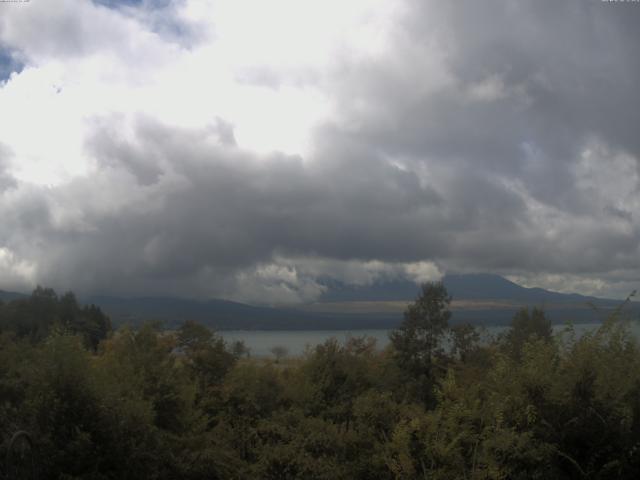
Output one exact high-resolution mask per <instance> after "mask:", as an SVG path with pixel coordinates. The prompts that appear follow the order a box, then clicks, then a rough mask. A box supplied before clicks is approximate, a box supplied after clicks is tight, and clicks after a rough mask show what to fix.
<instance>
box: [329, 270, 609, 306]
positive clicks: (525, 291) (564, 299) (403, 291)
mask: <svg viewBox="0 0 640 480" xmlns="http://www.w3.org/2000/svg"><path fill="white" fill-rule="evenodd" d="M442 281H443V283H444V285H445V287H447V291H448V292H449V294H450V295H451V296H452V297H453V299H454V300H505V301H511V302H518V303H531V304H532V305H540V304H543V303H587V302H597V303H598V304H603V303H604V304H611V303H614V304H615V303H618V302H617V301H616V300H606V299H599V298H596V297H588V296H584V295H579V294H575V293H573V294H566V293H559V292H552V291H549V290H545V289H542V288H526V287H522V286H520V285H518V284H516V283H514V282H511V281H510V280H507V279H506V278H504V277H501V276H500V275H494V274H489V273H473V274H465V275H446V276H445V277H444V278H443V279H442ZM322 283H323V284H324V285H325V286H326V287H327V290H326V291H325V293H324V294H323V295H322V297H321V298H320V301H322V302H354V301H400V300H408V301H411V300H413V299H414V298H415V297H416V295H417V293H418V288H419V286H418V285H417V284H416V283H414V282H411V281H409V280H390V281H384V282H377V283H373V284H371V285H363V286H358V285H355V286H354V285H347V284H344V283H341V282H338V281H331V280H327V281H324V282H322Z"/></svg>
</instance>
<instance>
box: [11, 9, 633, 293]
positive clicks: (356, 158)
mask: <svg viewBox="0 0 640 480" xmlns="http://www.w3.org/2000/svg"><path fill="white" fill-rule="evenodd" d="M638 24H640V6H638V5H637V4H629V5H624V4H619V3H613V4H609V3H606V2H596V1H591V2H588V1H577V0H576V1H567V2H551V1H548V2H547V1H541V2H535V3H534V2H527V3H525V2H511V1H506V0H505V1H500V2H498V1H489V2H474V1H461V2H455V3H443V2H431V1H420V2H418V1H416V2H410V3H408V4H407V11H406V15H405V16H404V17H403V18H402V20H401V22H400V23H399V24H398V25H396V26H395V29H394V31H393V32H392V35H391V42H392V43H391V44H390V45H388V49H387V50H388V51H387V53H384V54H381V55H373V56H370V57H362V58H360V57H356V58H354V57H353V56H349V55H344V56H341V57H339V58H338V59H337V61H336V64H335V65H334V69H333V70H332V72H331V73H329V74H327V75H326V76H324V77H323V78H322V79H318V80H317V85H319V86H320V88H323V89H325V93H327V95H328V96H329V97H330V98H332V100H333V102H334V105H335V112H334V113H335V115H334V118H332V119H331V120H327V121H326V122H325V123H324V124H323V125H321V126H319V127H318V128H317V129H316V131H315V132H314V138H313V146H314V148H313V152H314V153H313V154H312V155H311V156H309V157H308V158H301V157H297V156H287V155H283V154H275V153H274V154H271V155H257V154H254V153H251V152H249V151H246V150H243V149H242V148H241V146H238V145H236V142H235V138H234V136H233V129H232V127H231V126H230V125H229V124H226V123H224V122H223V121H220V122H219V123H218V124H217V125H214V126H212V127H208V128H201V129H191V130H188V129H175V128H172V127H171V126H168V125H165V124H161V123H159V122H156V121H153V120H150V119H148V118H143V117H141V118H139V119H137V121H136V122H135V124H134V128H133V130H132V131H131V132H128V131H126V128H125V127H123V125H122V124H123V123H125V122H123V121H121V119H119V118H117V117H106V118H103V119H101V120H99V121H95V122H94V124H93V125H92V127H91V134H90V136H89V138H88V139H87V145H86V147H87V148H86V152H87V154H88V155H89V156H90V157H91V158H93V159H95V162H96V168H97V170H96V172H95V174H94V175H92V176H91V177H90V178H78V179H76V180H74V181H72V182H70V183H68V184H64V185H61V186H59V187H55V188H47V189H45V188H36V187H33V188H27V187H26V186H22V187H21V188H18V189H14V190H12V193H11V195H10V199H9V200H10V201H6V202H4V206H3V212H2V213H3V219H6V220H3V221H4V222H5V227H6V228H5V230H4V233H3V236H2V244H1V245H2V246H4V247H5V248H8V249H10V250H11V251H12V252H15V254H16V255H18V256H20V257H21V258H26V259H29V260H30V261H32V262H33V263H35V264H37V265H38V276H39V277H38V278H39V280H40V281H41V282H44V283H50V284H54V285H79V286H81V288H85V289H87V290H93V291H102V292H104V291H109V290H111V291H121V292H131V293H133V292H138V293H139V292H161V293H167V292H172V293H182V294H189V293H190V294H202V295H218V296H220V295H226V296H237V295H238V289H242V288H243V285H242V284H241V282H240V280H238V279H239V278H244V277H243V275H245V276H246V275H248V276H251V275H253V274H255V275H257V277H260V275H263V276H264V275H272V274H273V275H275V276H276V277H278V275H280V276H281V277H283V278H284V277H286V276H287V275H288V274H289V273H291V272H290V271H289V270H287V268H289V267H291V268H292V269H293V268H294V267H295V265H296V262H300V265H302V264H304V262H305V259H307V260H309V259H311V260H309V261H310V262H311V261H313V262H322V261H326V262H327V263H330V262H353V261H357V262H370V261H380V262H382V263H385V264H390V265H393V264H397V263H402V264H404V263H410V262H419V261H431V262H434V263H436V264H437V265H438V266H440V267H441V268H442V269H444V270H448V269H450V270H459V271H460V270H463V271H464V270H469V271H474V270H475V271H496V272H501V273H507V274H514V275H520V276H523V277H526V276H530V277H531V278H533V277H535V276H536V275H560V276H564V277H562V278H566V279H567V281H569V280H571V281H572V282H574V284H576V285H579V284H580V282H579V280H580V279H584V278H596V279H598V281H601V282H603V284H609V285H618V286H616V287H615V288H618V287H619V286H620V285H622V287H620V288H626V286H627V285H628V284H629V283H631V282H633V281H637V280H639V276H640V275H639V274H638V268H639V267H640V222H639V221H638V218H637V215H635V212H636V211H637V209H638V208H639V207H640V192H639V185H638V179H639V178H640V177H639V169H638V159H639V158H640V137H639V136H638V135H637V126H638V120H639V119H638V115H639V112H640V94H639V93H638V85H640V60H639V59H640V57H639V56H638V55H637V54H636V52H635V49H636V46H637V45H640V38H639V37H640V33H639V31H640V29H637V28H635V26H637V25H638ZM247 72H248V73H247ZM247 72H244V74H246V75H247V76H248V77H251V78H248V79H247V81H249V82H262V83H264V84H268V85H269V86H270V87H272V88H275V89H277V87H278V85H279V84H280V83H290V84H296V82H297V80H296V79H297V78H298V77H296V75H298V73H299V72H293V73H291V75H292V76H293V77H292V78H287V72H277V74H276V73H273V72H271V71H267V70H265V71H262V70H260V69H258V70H255V71H247ZM272 73H273V74H272ZM242 74H243V73H242V72H240V74H239V75H240V76H242ZM305 82H309V81H308V79H307V80H305ZM273 121H277V118H274V120H273ZM279 261H280V262H282V263H283V264H284V265H285V266H286V268H285V270H284V271H279V270H277V268H275V267H274V269H272V270H273V271H275V273H273V272H272V271H271V270H269V271H268V272H267V273H264V272H258V273H256V272H257V270H256V269H258V268H259V267H260V266H264V265H273V264H277V263H278V262H279ZM313 262H312V263H313ZM292 266H293V267H292ZM317 270H318V271H322V272H323V273H324V274H326V269H322V268H317ZM270 272H271V273H270ZM294 273H295V272H294ZM308 275H309V276H310V277H313V272H311V273H308ZM290 276H291V277H292V278H293V279H292V280H287V281H288V282H289V283H288V284H287V288H289V287H291V288H295V287H296V282H299V283H300V284H301V285H302V284H304V287H305V288H308V289H309V291H310V292H312V293H311V294H313V292H315V293H316V294H317V293H318V290H317V288H316V286H315V285H314V284H313V281H312V280H313V279H311V280H310V279H309V278H307V277H305V278H297V279H296V278H294V277H295V275H293V274H291V275H290ZM257 277H256V278H257ZM260 278H261V277H260ZM260 278H258V280H256V281H257V282H259V281H260ZM278 278H280V277H278ZM576 279H577V280H576ZM247 285H254V284H252V283H251V282H248V283H247ZM76 288H78V287H76ZM603 291H604V292H606V287H603ZM265 295H268V292H267V293H265Z"/></svg>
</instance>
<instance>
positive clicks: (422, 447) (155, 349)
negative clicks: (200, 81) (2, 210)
mask: <svg viewBox="0 0 640 480" xmlns="http://www.w3.org/2000/svg"><path fill="white" fill-rule="evenodd" d="M448 304H449V297H448V296H447V294H446V290H444V288H443V287H442V285H441V284H426V285H424V287H423V289H422V291H421V294H420V296H419V297H418V299H417V300H416V303H414V304H413V305H412V306H411V307H410V308H409V309H408V310H407V313H406V315H405V322H404V324H403V325H402V327H401V328H400V329H398V331H396V332H394V333H393V335H392V342H391V344H390V346H389V348H388V349H386V350H384V351H379V350H377V349H376V348H375V344H374V342H373V341H372V340H371V339H367V338H352V339H350V340H349V341H347V342H346V343H345V344H340V343H339V342H337V341H336V340H329V341H327V342H325V343H324V344H322V345H318V346H317V347H315V348H314V349H311V350H309V351H308V353H307V354H306V355H304V356H303V357H301V358H293V359H292V358H286V356H285V355H284V354H282V355H280V354H277V355H276V353H274V355H276V357H277V358H275V359H254V358H250V357H248V356H247V355H246V351H244V350H243V348H242V346H241V345H227V344H225V342H224V341H223V340H222V338H221V337H219V336H217V335H215V334H214V333H212V332H211V331H209V330H208V329H206V328H204V327H202V326H200V325H198V324H195V323H190V322H188V323H185V324H184V325H183V326H182V327H181V328H180V329H179V330H177V331H171V332H168V331H162V330H161V329H159V328H158V327H157V326H155V325H152V324H148V325H145V326H143V327H141V328H138V329H135V330H134V329H130V328H121V329H119V330H117V331H115V332H108V328H107V329H106V330H105V328H106V327H107V326H108V321H107V320H106V319H105V317H104V316H103V315H102V314H101V312H99V310H97V309H95V307H87V308H80V307H78V306H77V303H76V302H75V299H73V298H72V297H71V296H68V295H65V296H63V297H61V298H58V297H57V296H56V295H55V294H54V293H53V292H51V291H48V290H43V289H39V290H36V292H34V295H33V296H32V297H31V298H30V299H26V300H19V301H17V302H11V303H9V304H7V305H3V306H2V307H1V308H0V328H1V331H2V333H0V433H1V434H2V435H3V436H2V439H0V441H1V440H6V439H7V436H8V435H10V433H11V432H14V431H16V430H20V429H23V430H27V431H29V432H30V433H31V435H32V437H33V439H34V442H35V446H36V451H37V455H38V461H37V464H38V468H39V469H40V477H39V478H50V479H142V478H144V479H147V478H149V479H178V478H181V479H182V478H184V479H205V478H206V479H215V478H219V479H331V480H333V479H415V478H433V479H454V478H466V479H529V478H559V479H563V478H564V479H569V478H590V479H605V478H606V479H609V478H639V476H640V347H639V345H638V343H637V342H636V339H635V338H634V337H632V336H631V335H630V334H629V332H628V325H627V324H626V323H625V322H624V321H622V320H621V318H620V315H618V314H617V313H619V312H616V315H614V316H612V317H611V318H610V319H609V320H608V321H607V322H606V323H604V324H603V325H602V326H600V327H599V328H598V329H596V330H594V331H593V332H591V333H587V334H585V335H582V336H578V335H576V334H575V333H574V332H573V330H572V328H571V327H567V329H566V331H565V332H564V333H563V334H562V335H558V336H553V335H552V331H551V329H550V325H549V322H548V321H547V319H546V318H545V315H544V312H542V311H541V310H537V309H534V310H533V311H529V310H522V311H521V312H519V313H518V314H517V315H516V316H515V318H514V322H513V324H512V327H511V329H510V330H509V331H507V332H506V333H505V334H504V335H502V336H500V337H498V338H494V339H484V340H483V341H481V336H480V335H479V333H478V332H477V331H476V330H475V329H473V328H472V327H470V326H457V327H454V328H449V326H448V320H449V314H448ZM92 308H93V309H92ZM69 312H72V313H69ZM92 312H93V313H92ZM96 332H100V333H96ZM107 333H108V334H107ZM445 346H446V348H444V347H445ZM5 445H6V444H5ZM0 455H2V452H0ZM0 458H2V457H0Z"/></svg>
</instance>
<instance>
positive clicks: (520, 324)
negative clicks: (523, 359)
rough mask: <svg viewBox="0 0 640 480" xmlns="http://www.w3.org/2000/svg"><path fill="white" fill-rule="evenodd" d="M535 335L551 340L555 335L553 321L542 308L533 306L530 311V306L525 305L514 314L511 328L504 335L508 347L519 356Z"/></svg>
mask: <svg viewBox="0 0 640 480" xmlns="http://www.w3.org/2000/svg"><path fill="white" fill-rule="evenodd" d="M534 337H535V338H538V339H541V340H543V341H545V342H549V341H551V339H552V337H553V329H552V328H551V321H550V320H549V319H548V318H547V316H546V315H545V313H544V310H542V309H541V308H538V307H533V309H531V311H529V308H527V307H523V308H521V309H520V310H518V312H516V314H515V315H514V316H513V320H512V321H511V328H510V329H509V330H508V331H507V333H506V334H505V336H504V340H505V344H506V348H507V350H508V351H509V353H510V354H511V355H513V356H514V357H516V358H517V357H519V356H520V354H521V352H522V348H523V346H524V344H525V343H526V342H528V341H529V340H531V339H533V338H534Z"/></svg>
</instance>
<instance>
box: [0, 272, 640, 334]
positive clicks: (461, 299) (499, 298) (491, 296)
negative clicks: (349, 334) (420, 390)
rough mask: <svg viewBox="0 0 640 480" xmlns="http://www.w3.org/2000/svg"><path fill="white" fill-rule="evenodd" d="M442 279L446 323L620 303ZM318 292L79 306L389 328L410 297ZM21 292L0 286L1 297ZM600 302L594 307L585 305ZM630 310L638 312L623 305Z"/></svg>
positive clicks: (125, 316)
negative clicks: (264, 298)
mask: <svg viewBox="0 0 640 480" xmlns="http://www.w3.org/2000/svg"><path fill="white" fill-rule="evenodd" d="M443 281H444V284H445V286H446V287H447V290H448V291H449V293H450V294H451V295H452V296H453V299H454V303H453V304H452V313H453V317H452V323H460V322H471V323H475V324H484V325H500V324H507V323H509V321H510V320H511V318H512V317H513V313H514V312H515V311H516V310H517V309H518V308H521V307H522V306H542V307H543V308H544V309H545V311H546V312H547V313H548V314H549V317H550V318H551V320H552V321H553V322H556V323H563V322H565V321H567V320H571V321H574V322H593V321H598V320H602V319H603V318H604V317H606V315H607V314H608V312H610V311H611V309H612V308H613V307H615V306H617V305H619V304H620V303H621V302H620V301H619V300H606V299H598V298H594V297H587V296H583V295H577V294H563V293H558V292H551V291H548V290H544V289H541V288H524V287H522V286H520V285H517V284H516V283H513V282H511V281H509V280H507V279H505V278H503V277H500V276H499V275H491V274H472V275H447V276H446V277H444V280H443ZM324 284H325V286H326V287H327V290H326V292H325V293H324V294H323V295H322V297H321V298H320V301H319V302H317V303H315V304H312V305H300V306H298V307H291V308H270V307H260V306H252V305H246V304H242V303H237V302H231V301H226V300H190V299H182V298H171V297H136V298H124V297H114V296H91V297H86V298H81V301H82V303H94V304H96V305H98V306H99V307H100V308H101V309H102V310H103V311H104V312H105V313H107V314H108V315H109V316H110V317H111V319H112V320H113V322H114V324H115V325H118V324H123V323H130V324H134V325H135V324H139V323H141V322H143V321H146V320H160V321H162V322H163V323H164V324H165V325H166V326H168V327H174V326H177V325H179V324H180V323H182V322H183V321H185V320H195V321H198V322H201V323H203V324H206V325H208V326H210V327H213V328H216V329H220V330H229V329H238V330H242V329H246V330H323V329H327V330H329V329H343V330H357V329H373V328H394V327H396V326H397V325H398V324H399V323H400V322H401V321H402V312H403V311H404V309H405V308H406V305H407V304H409V303H410V302H411V301H413V300H414V299H415V298H416V296H417V295H418V291H419V286H418V285H416V284H415V283H413V282H410V281H388V282H380V283H374V284H373V285H368V286H352V285H346V284H343V283H340V282H337V281H326V282H325V283H324ZM24 296H26V295H24V294H21V293H15V292H2V291H0V299H3V300H5V301H8V300H12V299H15V298H21V297H24ZM590 303H592V304H595V305H598V306H599V307H600V310H599V311H595V310H594V309H593V308H591V307H590V306H589V304H590ZM631 311H632V312H633V315H635V316H637V315H638V313H639V312H640V306H639V305H638V303H634V304H633V305H631Z"/></svg>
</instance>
